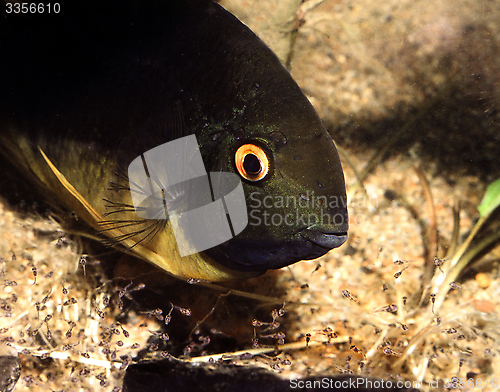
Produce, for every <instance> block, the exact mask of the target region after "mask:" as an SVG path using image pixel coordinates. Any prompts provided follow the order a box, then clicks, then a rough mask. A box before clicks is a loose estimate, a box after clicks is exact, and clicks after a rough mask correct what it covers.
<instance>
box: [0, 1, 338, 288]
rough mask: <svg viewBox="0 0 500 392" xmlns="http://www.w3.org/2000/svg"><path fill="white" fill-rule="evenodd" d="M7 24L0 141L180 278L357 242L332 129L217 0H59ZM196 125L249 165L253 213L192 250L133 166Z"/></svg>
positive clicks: (246, 183) (263, 265) (244, 269)
mask: <svg viewBox="0 0 500 392" xmlns="http://www.w3.org/2000/svg"><path fill="white" fill-rule="evenodd" d="M94 7H95V8H94ZM1 23H2V24H1V25H0V35H1V37H0V50H1V53H2V56H1V57H0V88H1V90H0V104H1V105H0V151H1V152H2V153H3V154H4V155H5V156H6V157H7V158H8V159H9V160H10V161H12V162H13V163H14V164H15V165H16V166H17V167H18V168H19V169H20V170H21V171H22V172H23V173H24V174H25V175H26V179H27V180H28V181H31V183H32V184H33V186H35V187H36V188H34V189H37V190H38V191H39V192H40V193H41V194H42V196H44V197H45V198H48V199H49V200H50V201H51V202H52V203H53V204H57V205H59V206H62V207H63V208H65V209H66V210H68V211H74V212H75V213H76V214H77V215H78V216H79V217H80V218H81V219H83V220H84V221H85V222H86V223H87V224H88V225H90V227H91V228H92V229H93V230H95V231H96V232H97V233H98V234H99V235H100V236H101V237H102V238H104V239H106V240H107V241H108V242H109V243H111V244H114V245H117V246H120V245H119V244H121V245H123V248H124V249H128V250H129V251H131V252H133V253H134V254H135V255H137V256H138V257H141V258H143V259H145V260H147V261H149V262H152V263H154V264H156V265H158V266H159V267H161V268H163V269H164V270H166V271H168V272H169V273H171V274H172V275H175V276H177V277H181V278H198V279H206V280H209V281H219V280H228V279H234V278H243V277H248V276H255V275H258V274H260V273H263V272H264V271H266V270H268V269H273V268H281V267H283V266H286V265H289V264H292V263H295V262H297V261H299V260H304V259H313V258H317V257H319V256H322V255H323V254H325V253H326V252H328V251H329V250H330V249H333V248H336V247H338V246H340V245H341V244H342V243H344V242H345V240H346V238H347V229H348V223H347V208H346V194H345V185H344V177H343V172H342V168H341V165H340V161H339V157H338V154H337V151H336V149H335V146H334V144H333V142H332V140H331V138H330V137H329V135H328V133H327V132H326V130H325V128H324V127H323V125H322V123H321V121H320V119H319V118H318V116H317V114H316V112H315V111H314V109H313V108H312V106H311V104H310V103H309V101H308V100H307V98H306V97H305V96H304V94H303V93H302V92H301V90H300V88H299V87H298V86H297V84H296V83H295V82H294V81H293V79H292V78H291V76H290V75H289V73H288V72H287V71H286V69H285V68H284V67H283V66H282V65H281V63H280V62H279V60H278V59H277V58H276V57H275V56H274V54H273V53H272V52H271V51H270V50H269V49H268V48H267V47H266V46H265V44H263V43H262V41H260V40H259V39H258V38H257V37H256V36H255V35H254V34H253V33H252V32H251V31H250V30H249V29H248V28H247V27H245V26H244V25H243V24H241V23H240V22H239V21H238V20H237V19H236V18H235V17H233V16H232V15H231V14H230V13H228V12H226V11H225V10H224V9H223V8H221V7H220V6H218V5H217V4H215V3H213V2H212V1H208V0H207V1H204V0H190V1H181V0H178V1H161V2H160V1H149V2H143V3H139V2H132V1H124V2H120V3H115V2H100V3H98V2H95V3H94V2H92V1H89V2H81V4H80V5H76V4H71V3H70V2H68V3H66V2H61V12H60V14H51V15H47V14H44V15H34V16H33V15H32V16H31V17H23V16H20V15H9V14H6V18H4V19H3V20H2V22H1ZM192 134H194V135H196V138H197V140H198V144H199V149H200V151H201V155H202V157H203V162H204V165H205V167H206V170H207V172H230V173H235V174H237V175H238V176H239V178H240V179H241V181H242V183H243V189H244V193H245V197H246V199H247V200H246V203H247V207H248V213H249V220H248V221H249V224H248V225H247V226H246V228H245V229H244V230H243V231H242V232H241V233H240V234H239V235H237V236H236V237H234V238H232V239H231V240H229V241H227V242H224V243H223V244H221V245H218V246H216V247H213V248H211V249H208V250H206V251H204V252H200V253H197V254H194V255H192V256H186V257H180V255H179V252H178V249H177V246H176V243H175V239H174V236H173V233H172V227H171V225H170V223H169V221H168V220H161V219H160V220H155V219H144V218H140V217H138V216H137V214H136V213H135V209H134V206H133V203H132V200H131V196H130V186H129V181H128V180H129V179H128V178H127V172H126V167H127V166H128V165H129V164H130V162H132V160H133V159H135V158H137V157H138V156H140V154H143V153H144V152H146V151H147V150H149V149H151V148H154V147H156V146H158V145H161V144H163V143H166V142H169V141H172V140H175V139H178V138H180V137H183V136H187V135H192ZM169 197H171V198H172V202H174V203H175V202H176V197H178V195H175V192H174V194H172V195H170V196H169ZM284 200H285V201H288V203H285V202H284ZM266 216H267V217H269V220H268V221H264V218H265V217H266ZM280 218H281V221H280ZM285 218H286V219H285ZM272 219H274V221H273V220H272ZM266 222H267V223H266Z"/></svg>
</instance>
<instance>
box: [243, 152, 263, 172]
mask: <svg viewBox="0 0 500 392" xmlns="http://www.w3.org/2000/svg"><path fill="white" fill-rule="evenodd" d="M243 168H244V169H245V171H246V172H247V173H251V174H257V173H259V172H260V170H261V168H260V161H259V158H257V156H255V155H254V154H248V155H245V158H243Z"/></svg>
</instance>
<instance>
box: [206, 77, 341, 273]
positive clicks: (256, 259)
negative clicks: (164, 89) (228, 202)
mask: <svg viewBox="0 0 500 392" xmlns="http://www.w3.org/2000/svg"><path fill="white" fill-rule="evenodd" d="M283 72H286V71H284V70H283ZM286 76H287V74H284V77H286ZM287 86H288V87H285V88H283V87H281V88H278V89H272V88H270V89H268V90H267V91H272V92H273V93H271V94H267V95H263V96H259V95H256V97H255V101H254V102H252V103H249V105H248V107H247V108H246V110H245V112H244V115H243V117H242V119H241V121H240V122H239V123H240V126H239V127H237V129H235V130H233V131H232V132H228V133H226V134H221V135H218V134H217V133H216V134H214V135H212V136H213V138H212V139H215V140H209V141H208V142H207V144H206V145H205V149H206V150H207V151H211V155H212V156H215V157H217V158H216V159H210V158H208V159H207V161H208V165H207V171H216V170H223V171H231V172H234V173H236V174H237V175H238V176H239V177H240V179H241V181H242V183H243V189H244V193H245V198H246V206H247V213H248V225H247V226H246V227H245V229H244V230H243V231H242V232H241V233H239V234H238V235H236V236H235V237H234V238H232V239H231V240H229V241H227V242H225V243H223V244H221V245H219V246H216V247H214V248H212V249H209V250H207V251H206V253H207V254H208V255H209V256H210V257H212V258H213V259H214V260H216V261H217V262H219V263H221V264H223V265H225V266H226V267H229V268H231V269H235V270H240V271H259V270H260V271H265V270H267V269H274V268H281V267H284V266H287V265H290V264H292V263H295V262H297V261H300V260H308V259H314V258H317V257H320V256H322V255H324V254H325V253H327V252H328V251H329V250H331V249H333V248H337V247H339V246H340V245H342V244H343V243H344V242H345V241H346V239H347V230H348V213H347V198H346V191H345V184H344V175H343V171H342V167H341V164H340V160H339V156H338V153H337V150H336V148H335V145H334V143H333V141H332V139H331V137H330V136H329V134H328V133H327V131H326V130H325V128H324V126H323V125H322V123H321V121H320V119H319V118H318V116H317V114H316V112H315V111H314V109H313V108H312V106H311V104H310V103H309V101H308V100H307V98H306V97H305V96H304V95H303V94H302V93H301V92H300V90H298V88H295V87H296V85H295V83H294V82H293V81H291V80H290V81H289V84H288V85H287ZM209 146H213V147H211V148H210V147H209ZM214 149H217V150H218V152H217V153H215V151H214ZM202 151H203V149H202Z"/></svg>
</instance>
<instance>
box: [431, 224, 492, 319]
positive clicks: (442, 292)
mask: <svg viewBox="0 0 500 392" xmlns="http://www.w3.org/2000/svg"><path fill="white" fill-rule="evenodd" d="M478 223H479V222H478ZM471 234H472V233H471ZM498 240H500V231H497V232H496V233H494V234H492V235H490V236H488V237H486V238H485V239H483V240H482V241H481V242H479V243H478V244H477V245H475V246H474V247H473V248H472V249H471V250H469V251H468V252H467V253H465V254H464V255H463V257H460V259H459V260H458V262H457V263H456V265H455V266H454V267H452V268H451V269H450V270H449V272H448V274H447V276H446V278H445V280H444V281H443V283H442V286H440V287H439V292H438V294H437V296H436V301H435V303H434V311H435V312H437V311H438V310H439V308H440V307H441V305H442V304H443V302H444V300H445V298H446V295H447V294H448V290H449V289H450V283H451V282H454V281H455V280H456V279H457V278H458V276H459V275H460V273H461V272H462V271H463V269H464V268H465V267H467V265H468V264H469V263H470V262H471V260H473V259H474V258H475V257H476V256H477V255H478V254H479V253H480V252H481V251H483V250H484V249H486V248H487V247H488V246H490V245H492V244H494V243H495V242H496V241H498ZM464 244H465V243H464ZM462 253H463V252H462Z"/></svg>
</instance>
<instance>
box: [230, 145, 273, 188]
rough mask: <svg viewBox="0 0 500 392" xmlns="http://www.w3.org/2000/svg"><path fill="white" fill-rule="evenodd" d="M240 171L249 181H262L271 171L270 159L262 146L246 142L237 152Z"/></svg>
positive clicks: (236, 157)
mask: <svg viewBox="0 0 500 392" xmlns="http://www.w3.org/2000/svg"><path fill="white" fill-rule="evenodd" d="M235 161H236V168H237V169H238V173H240V175H241V176H242V177H243V178H244V179H246V180H249V181H260V180H262V179H263V178H264V177H265V176H266V175H267V173H269V159H268V157H267V155H266V153H265V152H264V150H263V149H262V148H260V147H259V146H256V145H255V144H244V145H242V146H241V147H239V148H238V150H236V153H235Z"/></svg>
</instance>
